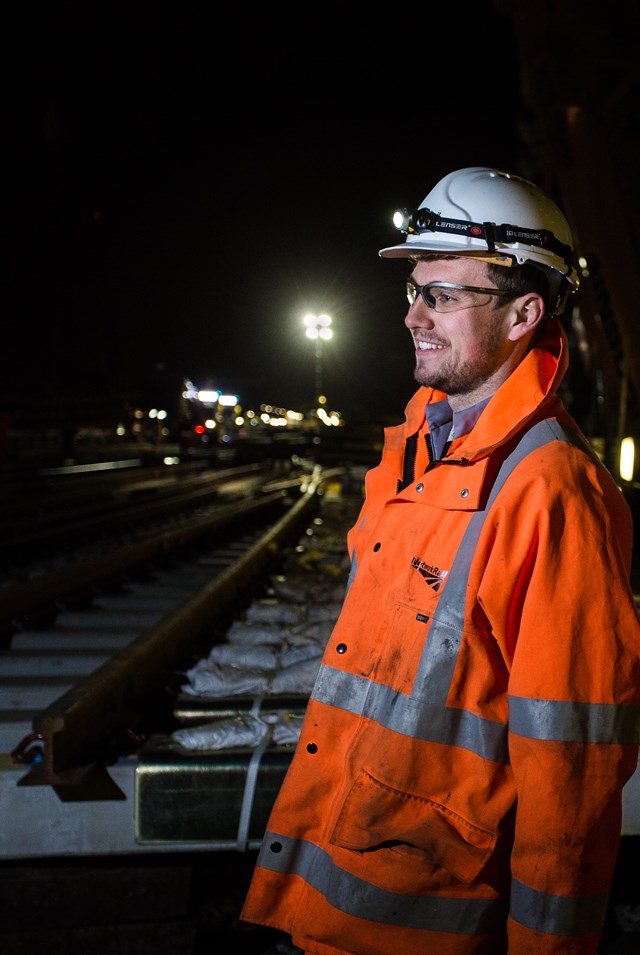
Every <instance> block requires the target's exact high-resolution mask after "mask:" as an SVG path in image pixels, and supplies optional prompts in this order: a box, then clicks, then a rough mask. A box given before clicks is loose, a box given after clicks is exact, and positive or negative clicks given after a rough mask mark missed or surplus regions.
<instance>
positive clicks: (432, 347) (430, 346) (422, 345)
mask: <svg viewBox="0 0 640 955" xmlns="http://www.w3.org/2000/svg"><path fill="white" fill-rule="evenodd" d="M416 347H417V349H418V351H439V350H440V349H442V348H444V345H438V344H436V343H435V342H416Z"/></svg>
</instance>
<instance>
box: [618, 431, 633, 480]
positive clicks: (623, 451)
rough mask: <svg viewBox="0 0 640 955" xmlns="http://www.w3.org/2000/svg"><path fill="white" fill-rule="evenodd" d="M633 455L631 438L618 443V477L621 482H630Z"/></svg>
mask: <svg viewBox="0 0 640 955" xmlns="http://www.w3.org/2000/svg"><path fill="white" fill-rule="evenodd" d="M635 454H636V449H635V442H634V440H633V438H623V439H622V441H621V442H620V477H621V478H622V480H623V481H631V480H632V478H633V464H634V460H635Z"/></svg>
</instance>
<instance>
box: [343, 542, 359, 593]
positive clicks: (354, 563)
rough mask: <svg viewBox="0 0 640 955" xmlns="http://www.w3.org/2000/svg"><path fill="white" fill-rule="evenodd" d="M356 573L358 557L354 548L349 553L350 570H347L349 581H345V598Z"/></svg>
mask: <svg viewBox="0 0 640 955" xmlns="http://www.w3.org/2000/svg"><path fill="white" fill-rule="evenodd" d="M357 572H358V557H357V555H356V549H355V547H354V548H353V550H352V551H351V569H350V570H349V579H348V580H347V586H346V588H345V592H344V595H345V597H346V596H347V594H348V593H349V587H350V586H351V584H352V583H353V578H354V577H355V575H356V573H357Z"/></svg>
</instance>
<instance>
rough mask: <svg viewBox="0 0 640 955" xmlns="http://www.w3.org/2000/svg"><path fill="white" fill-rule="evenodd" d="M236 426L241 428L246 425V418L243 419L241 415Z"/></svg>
mask: <svg viewBox="0 0 640 955" xmlns="http://www.w3.org/2000/svg"><path fill="white" fill-rule="evenodd" d="M236 424H237V425H238V427H239V428H241V427H242V425H243V424H244V418H243V417H242V415H241V414H239V415H238V417H237V418H236Z"/></svg>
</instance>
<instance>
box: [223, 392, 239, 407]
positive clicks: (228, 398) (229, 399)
mask: <svg viewBox="0 0 640 955" xmlns="http://www.w3.org/2000/svg"><path fill="white" fill-rule="evenodd" d="M218 404H219V405H221V406H222V407H223V408H234V407H235V406H236V405H237V404H238V396H237V395H219V397H218Z"/></svg>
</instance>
